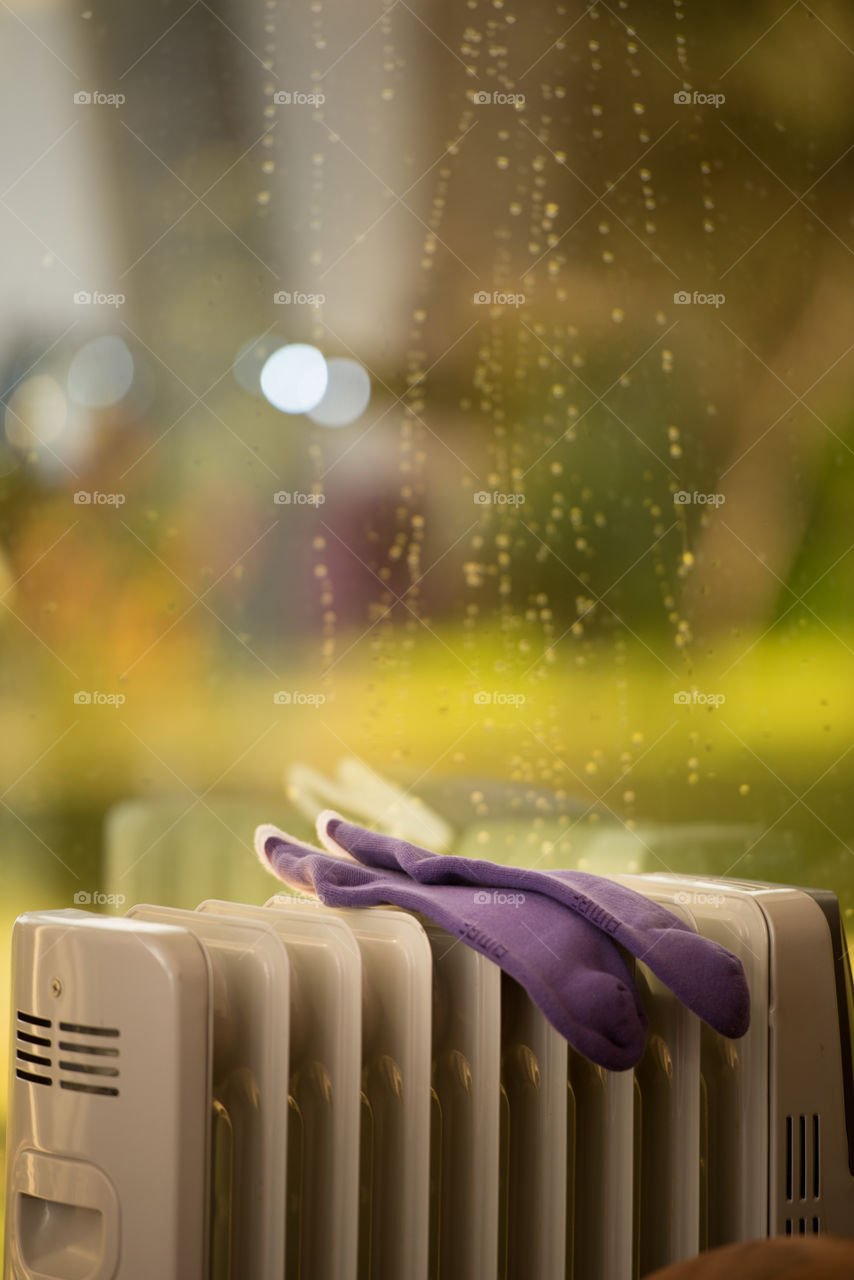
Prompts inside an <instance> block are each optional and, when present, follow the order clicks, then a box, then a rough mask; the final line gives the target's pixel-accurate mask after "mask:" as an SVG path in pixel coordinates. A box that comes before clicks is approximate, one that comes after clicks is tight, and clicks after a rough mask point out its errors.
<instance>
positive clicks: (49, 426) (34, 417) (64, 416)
mask: <svg viewBox="0 0 854 1280" xmlns="http://www.w3.org/2000/svg"><path fill="white" fill-rule="evenodd" d="M67 420H68V403H67V401H66V399H65V395H64V394H63V391H62V388H61V387H60V385H59V383H58V382H57V381H56V379H55V378H52V377H51V376H50V374H47V373H40V374H36V375H35V376H34V377H32V378H26V379H25V380H24V381H23V382H21V383H20V384H19V385H18V386H17V387H16V388H15V390H14V391H13V392H12V394H11V396H10V397H9V399H8V401H7V402H6V411H5V414H4V416H3V427H4V430H5V432H6V439H7V440H8V441H9V443H10V444H13V445H15V446H16V447H17V448H19V449H33V448H37V447H38V446H39V445H45V444H50V443H51V442H52V441H54V440H56V438H57V437H58V436H59V435H60V434H61V432H62V429H63V427H64V426H65V424H66V422H67Z"/></svg>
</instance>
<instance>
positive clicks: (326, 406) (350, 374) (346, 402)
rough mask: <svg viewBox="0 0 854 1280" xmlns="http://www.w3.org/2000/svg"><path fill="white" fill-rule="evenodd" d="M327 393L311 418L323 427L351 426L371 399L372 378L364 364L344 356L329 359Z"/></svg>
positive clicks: (310, 415)
mask: <svg viewBox="0 0 854 1280" xmlns="http://www.w3.org/2000/svg"><path fill="white" fill-rule="evenodd" d="M326 368H327V370H328V373H329V384H328V386H327V388H326V394H325V395H324V397H323V399H322V400H321V401H320V404H319V405H317V407H316V408H314V409H312V410H311V411H310V413H309V415H308V416H309V417H310V418H311V420H312V422H316V423H317V424H318V425H319V426H321V427H348V426H349V425H350V423H351V422H355V421H356V419H357V418H361V416H362V414H363V413H364V412H365V410H366V409H367V407H368V405H369V404H370V402H371V379H370V377H369V375H368V371H367V369H365V367H364V365H361V364H359V362H358V360H349V359H347V358H346V357H344V356H340V357H335V358H334V359H332V360H327V362H326Z"/></svg>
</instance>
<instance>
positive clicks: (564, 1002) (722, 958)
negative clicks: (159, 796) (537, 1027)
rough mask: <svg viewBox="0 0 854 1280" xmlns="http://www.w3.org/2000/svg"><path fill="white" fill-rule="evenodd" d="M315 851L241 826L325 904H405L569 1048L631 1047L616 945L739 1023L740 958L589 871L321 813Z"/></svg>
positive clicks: (637, 1049) (719, 1020)
mask: <svg viewBox="0 0 854 1280" xmlns="http://www.w3.org/2000/svg"><path fill="white" fill-rule="evenodd" d="M317 831H318V835H319V837H320V841H321V843H322V844H323V846H324V849H325V852H324V851H321V850H319V849H315V848H313V847H311V846H310V845H304V844H301V843H300V842H299V841H297V840H295V839H293V837H291V836H289V835H286V834H285V833H284V832H282V831H279V830H278V829H277V828H275V827H270V826H261V827H259V828H258V830H257V831H256V833H255V845H256V849H257V852H258V856H259V858H260V859H261V862H262V864H263V865H264V866H265V867H266V868H267V870H269V871H272V872H273V874H274V875H276V876H278V877H279V879H280V880H283V881H284V882H285V884H287V885H289V886H290V887H291V888H294V889H297V890H298V891H299V892H302V893H305V892H308V893H313V894H316V895H317V897H318V898H319V899H320V900H321V902H323V903H325V904H326V905H327V906H334V907H367V906H378V905H381V904H386V905H391V906H398V907H403V908H405V909H406V910H409V911H417V912H420V913H421V914H422V915H425V916H427V917H428V919H430V920H433V921H434V922H435V923H436V924H438V925H440V926H441V927H442V928H443V929H445V930H447V932H448V933H451V934H454V935H455V936H457V937H459V938H461V939H462V940H463V941H464V942H465V943H467V944H468V945H469V946H470V947H473V948H474V949H475V950H476V951H479V952H480V953H481V954H482V955H485V956H486V957H487V958H488V959H490V960H492V961H494V962H495V963H496V964H498V965H500V966H501V968H502V969H504V970H505V972H506V973H508V974H510V976H511V977H513V978H515V979H516V981H517V982H519V983H520V984H521V985H522V986H523V987H525V989H526V990H527V992H528V994H529V996H530V997H531V999H532V1000H533V1001H534V1003H535V1004H536V1005H537V1006H538V1008H540V1009H541V1010H542V1012H543V1013H544V1014H545V1015H546V1017H547V1018H548V1019H549V1021H550V1022H551V1023H552V1025H553V1026H554V1027H556V1028H557V1030H558V1031H559V1032H560V1033H561V1035H563V1036H564V1037H565V1038H566V1039H567V1040H568V1041H569V1043H570V1044H571V1045H572V1046H573V1048H575V1049H577V1050H578V1052H579V1053H581V1054H583V1055H584V1056H585V1057H587V1058H589V1059H591V1061H593V1062H595V1063H598V1064H599V1065H600V1066H603V1067H607V1068H608V1069H609V1070H611V1071H622V1070H626V1069H627V1068H630V1067H633V1066H635V1065H636V1064H637V1063H638V1061H639V1060H640V1058H641V1056H642V1055H643V1051H644V1045H645V1041H646V1029H647V1019H646V1014H645V1012H644V1009H643V1005H642V1003H641V999H640V995H639V994H638V990H637V987H636V985H635V981H634V978H633V976H632V973H631V970H630V968H629V965H628V963H627V961H626V957H625V954H624V949H625V951H627V952H629V953H630V954H631V955H633V956H635V957H636V958H637V959H638V960H641V961H643V963H644V964H645V965H647V966H648V968H649V969H650V970H651V971H652V972H653V973H654V974H656V976H657V977H658V978H660V979H661V981H662V982H663V983H665V985H666V986H667V987H669V988H670V990H671V991H672V992H673V993H674V995H676V996H677V997H678V999H679V1000H681V1001H682V1003H683V1004H685V1005H686V1006H687V1007H688V1008H689V1009H692V1010H693V1012H694V1013H696V1014H697V1015H698V1016H699V1017H701V1018H702V1019H703V1020H704V1021H706V1022H707V1023H709V1025H710V1026H712V1027H713V1028H714V1029H715V1030H716V1031H719V1032H721V1033H722V1034H723V1035H725V1036H729V1037H732V1038H737V1037H738V1036H741V1035H743V1034H744V1032H745V1031H746V1030H747V1027H748V1025H749V1021H750V995H749V991H748V987H747V980H746V978H745V975H744V970H743V968H742V966H741V963H740V961H739V960H738V959H737V958H736V957H735V956H734V955H732V953H731V952H729V951H727V950H726V949H725V948H724V947H722V946H720V945H719V944H718V943H716V942H712V941H711V940H710V939H708V938H704V937H701V936H700V935H699V934H696V933H694V931H693V930H692V929H690V928H689V927H688V925H686V924H684V923H683V922H682V921H681V920H679V919H678V918H677V917H676V916H675V915H673V913H672V912H670V911H668V910H667V909H666V908H665V907H662V906H660V905H659V904H658V903H655V902H652V901H650V900H649V899H648V898H645V897H643V896H642V895H641V894H638V893H635V891H634V890H633V889H628V888H626V887H624V886H623V885H620V884H617V883H616V882H615V881H613V880H608V879H606V878H604V877H602V876H595V875H589V874H587V873H585V872H582V871H532V870H527V869H525V868H521V867H508V866H501V865H499V864H496V863H492V862H485V861H482V860H480V859H472V858H459V857H454V856H452V855H449V854H435V853H430V852H429V851H428V850H426V849H419V848H417V847H416V846H415V845H412V844H409V843H408V842H406V841H404V840H397V839H395V838H393V837H391V836H384V835H380V834H378V833H377V832H375V831H369V830H367V829H366V828H364V827H359V826H356V825H354V824H352V823H349V822H346V821H345V820H344V819H343V818H341V817H339V815H338V814H335V813H332V812H329V811H326V812H324V813H322V814H321V815H320V817H319V818H318V820H317Z"/></svg>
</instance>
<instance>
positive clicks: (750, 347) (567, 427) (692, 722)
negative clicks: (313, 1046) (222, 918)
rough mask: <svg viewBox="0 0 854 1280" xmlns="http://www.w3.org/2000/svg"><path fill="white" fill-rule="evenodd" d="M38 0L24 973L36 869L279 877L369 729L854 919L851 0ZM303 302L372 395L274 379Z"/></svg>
mask: <svg viewBox="0 0 854 1280" xmlns="http://www.w3.org/2000/svg"><path fill="white" fill-rule="evenodd" d="M0 31H2V50H3V53H2V65H3V77H2V87H0V97H2V101H3V107H4V110H5V118H6V119H7V121H14V128H12V127H10V128H9V129H8V130H7V131H5V132H4V136H3V138H2V141H0V153H2V158H3V168H2V188H3V190H2V195H0V225H2V230H3V236H4V239H3V250H2V252H3V268H4V279H5V283H6V286H7V287H6V288H5V289H4V291H3V292H4V296H3V299H2V301H0V386H2V397H0V401H2V403H0V410H2V414H3V433H2V435H3V438H2V443H0V601H2V610H0V647H2V668H0V670H1V671H2V675H0V680H2V684H0V697H2V724H3V733H2V737H0V832H2V840H0V850H2V859H3V884H4V886H5V889H4V894H3V899H2V903H3V918H2V921H0V934H2V939H0V940H2V952H0V957H2V958H0V1001H3V1002H5V1001H6V1000H7V994H8V966H7V958H8V939H9V933H10V930H11V925H12V921H13V919H14V917H15V916H16V915H17V914H18V913H20V912H21V911H23V910H26V909H29V908H36V907H68V906H71V905H74V902H75V894H83V895H87V894H88V895H89V897H90V903H89V905H92V906H93V907H94V908H98V905H99V904H98V902H97V895H99V894H101V895H108V896H109V895H113V896H114V897H123V898H124V900H125V905H130V903H131V902H133V901H139V900H144V899H145V898H146V897H148V898H156V900H157V901H161V902H174V903H176V904H181V905H188V906H192V905H195V902H196V901H198V900H200V899H201V898H204V897H217V896H221V897H222V896H231V897H240V896H244V895H245V896H250V897H252V898H253V899H254V900H257V901H263V897H264V896H266V895H267V893H268V892H272V889H273V887H274V885H273V882H272V881H269V883H268V882H267V881H266V880H265V878H264V875H263V873H262V872H261V871H260V869H259V868H258V867H257V864H256V862H255V859H254V855H253V853H252V831H253V828H254V826H255V824H256V823H259V822H276V823H279V824H280V825H283V826H285V827H288V828H290V829H292V830H294V831H296V832H297V833H299V834H302V835H303V836H304V837H306V838H308V837H309V836H310V831H311V828H310V823H309V821H308V816H307V814H308V812H309V809H310V805H309V804H308V803H307V802H306V796H305V794H304V791H301V790H300V785H299V783H298V782H297V783H294V780H293V779H294V775H293V770H294V767H295V766H299V765H310V766H313V767H314V768H315V769H317V770H319V771H320V772H321V773H323V774H325V775H326V776H331V775H332V774H333V773H334V771H335V769H336V767H337V764H338V762H339V761H340V760H344V759H350V760H353V759H355V760H357V761H359V762H361V764H362V766H363V767H365V768H366V769H368V770H373V771H376V773H378V774H379V775H380V776H381V777H383V778H386V779H389V780H392V781H393V782H394V783H395V784H396V785H397V786H399V787H400V788H401V790H402V791H404V792H406V793H407V794H409V795H410V796H411V797H420V798H422V799H423V801H424V803H425V805H427V806H429V807H430V808H431V809H432V810H433V811H435V812H436V813H438V814H440V815H442V816H443V817H444V818H445V820H446V821H447V823H448V824H449V833H450V834H449V844H450V845H451V846H452V847H455V848H457V849H462V850H466V851H473V850H475V849H477V851H478V852H480V853H481V854H485V855H487V856H493V857H495V858H499V859H506V860H511V861H518V862H524V863H529V864H533V863H538V864H539V865H545V866H548V865H557V864H563V865H581V866H586V867H589V868H592V869H601V870H608V869H611V868H617V867H626V868H631V869H643V870H658V869H664V868H670V869H674V870H680V871H706V872H712V873H715V874H731V875H735V876H742V877H754V878H763V879H778V880H783V881H789V882H792V881H794V882H800V883H807V884H810V885H815V886H824V887H829V888H832V889H834V890H835V891H836V892H837V894H838V895H839V897H840V899H841V901H842V905H843V910H844V912H845V915H846V916H847V917H850V915H851V913H852V911H853V910H854V874H852V862H851V840H852V832H854V801H852V797H851V786H850V778H851V761H852V757H851V751H852V746H854V737H852V727H853V726H854V678H852V656H854V626H852V609H851V600H852V593H854V556H852V547H854V539H853V538H852V521H851V508H852V501H851V494H852V479H854V466H852V464H854V430H852V417H853V416H854V323H852V322H854V288H852V284H854V262H852V251H853V250H854V225H852V224H853V223H854V209H852V191H854V185H852V164H854V161H852V143H851V138H852V136H854V135H852V124H854V75H852V71H853V70H854V52H852V50H854V14H852V12H851V9H850V6H847V5H845V4H843V3H841V0H840V2H830V3H816V4H813V5H811V6H810V7H807V6H806V5H805V4H802V3H796V4H794V5H792V4H790V3H788V0H778V2H774V3H772V2H771V0H765V2H763V3H757V4H753V5H751V6H749V7H747V8H745V7H744V6H740V5H736V4H735V3H733V2H732V0H726V2H725V3H723V4H718V5H715V6H706V7H703V6H699V5H688V4H683V3H682V2H681V0H673V2H670V0H668V2H666V3H665V2H664V0H652V2H649V3H643V4H641V3H640V0H614V3H613V4H601V3H593V4H590V5H585V4H583V3H578V4H574V3H554V2H553V0H534V2H533V3H526V4H525V5H524V6H521V5H520V6H518V7H514V5H513V4H511V3H510V2H509V0H491V2H489V3H486V2H484V0H470V3H468V4H466V5H464V6H457V5H450V4H442V3H437V2H434V3H431V4H417V3H415V4H409V3H403V0H397V2H396V3H391V4H388V5H383V4H371V3H367V0H358V3H352V2H350V3H345V2H344V0H332V3H322V4H321V3H320V2H319V0H318V3H314V4H311V5H309V6H305V5H296V4H290V3H279V2H277V0H266V2H265V0H258V3H256V4H251V5H247V4H242V5H239V4H238V3H237V0H234V2H233V3H229V2H228V0H218V2H217V3H203V2H202V0H197V2H196V3H193V4H190V5H189V6H185V5H183V4H175V3H172V0H166V2H164V3H162V4H160V5H157V6H146V5H143V4H141V3H139V0H118V2H116V3H112V4H110V5H107V4H103V3H99V4H95V5H93V6H92V7H91V8H85V9H84V8H80V7H77V6H73V5H70V4H68V3H65V2H61V0H11V2H10V4H8V5H6V6H4V7H3V9H2V12H0ZM81 95H82V99H81ZM87 95H88V100H87ZM119 99H121V101H119ZM286 299H289V300H286ZM307 299H311V300H307ZM300 343H302V344H310V345H311V346H313V347H315V348H316V349H317V350H319V351H320V352H321V353H322V355H323V357H324V358H325V359H326V360H331V361H339V360H341V359H346V360H349V361H352V362H354V364H355V365H357V366H360V368H361V370H362V376H363V378H364V380H366V381H367V380H369V383H370V392H371V396H370V403H369V404H368V405H367V406H366V407H363V408H362V409H361V410H359V411H358V412H357V411H356V409H354V410H353V413H354V415H355V416H353V417H352V420H351V421H346V422H344V423H343V425H338V426H329V425H323V421H322V420H323V406H322V404H321V406H320V408H319V410H318V411H317V412H316V413H315V416H314V417H312V416H311V413H312V412H314V410H312V411H306V412H282V411H280V410H279V409H277V408H276V407H275V406H274V404H273V403H271V402H270V399H269V398H268V397H267V396H266V395H265V394H264V393H263V391H262V386H261V381H260V374H261V370H262V368H263V367H265V362H266V361H267V359H268V358H269V357H270V356H271V355H272V354H273V353H274V352H275V351H277V350H279V349H281V348H283V347H289V346H290V347H293V345H294V344H300ZM339 367H340V366H339ZM349 367H350V368H351V369H352V367H353V366H349ZM327 369H328V370H331V369H332V366H331V365H329V366H327ZM293 376H296V375H293ZM293 389H294V387H293V386H292V385H291V386H288V387H285V391H293ZM279 390H280V391H281V390H282V388H281V387H280V388H279ZM345 399H346V397H345ZM345 409H346V405H345ZM343 416H344V417H345V418H346V417H347V414H346V412H345V413H344V414H343ZM318 417H319V419H320V420H318ZM283 494H285V495H287V496H288V497H289V499H290V500H289V501H282V497H281V496H282V495H283ZM81 495H82V499H81ZM86 495H88V499H87V496H86ZM277 495H279V500H278V501H277V500H276V496H277ZM282 695H285V696H282ZM289 779H290V785H289ZM373 819H374V820H375V821H377V822H380V823H383V822H385V823H388V821H389V818H388V814H387V813H385V812H384V811H383V806H382V805H380V806H379V808H378V809H375V811H374V814H373ZM78 901H79V899H78ZM121 905H122V904H121V903H120V902H119V903H118V906H119V908H120V907H121ZM103 906H104V909H110V904H109V903H107V904H103ZM4 1010H5V1005H4ZM5 1052H6V1046H5V1043H4V1048H3V1053H5ZM0 1065H2V1066H3V1079H4V1081H5V1070H6V1063H5V1060H4V1061H3V1063H2V1064H0Z"/></svg>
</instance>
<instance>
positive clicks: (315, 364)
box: [261, 342, 329, 413]
mask: <svg viewBox="0 0 854 1280" xmlns="http://www.w3.org/2000/svg"><path fill="white" fill-rule="evenodd" d="M328 382H329V373H328V371H327V366H326V361H325V360H324V358H323V355H322V354H321V352H320V351H318V349H317V347H311V346H309V345H308V344H307V343H304V342H293V343H291V344H290V345H289V346H287V347H279V349H278V351H274V352H273V354H272V355H271V356H270V358H269V359H268V360H267V362H266V364H265V365H264V367H263V369H262V370H261V390H262V391H263V392H264V395H265V396H266V397H267V399H268V400H269V401H270V404H271V405H273V406H274V407H275V408H276V409H281V411H282V413H308V412H309V410H311V409H314V408H315V407H316V406H317V405H318V404H320V401H321V400H322V399H323V396H324V394H325V392H326V387H327V384H328Z"/></svg>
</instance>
